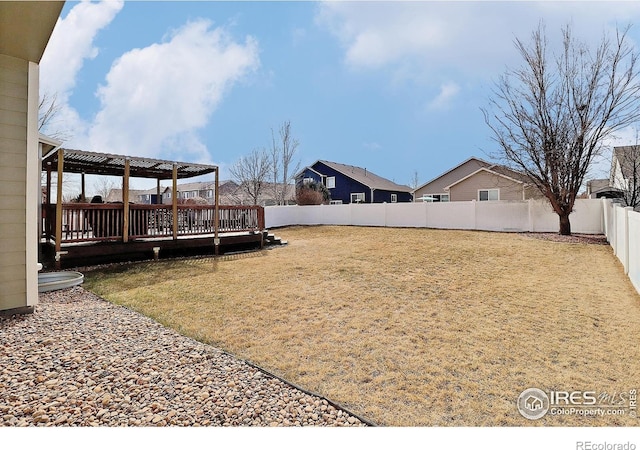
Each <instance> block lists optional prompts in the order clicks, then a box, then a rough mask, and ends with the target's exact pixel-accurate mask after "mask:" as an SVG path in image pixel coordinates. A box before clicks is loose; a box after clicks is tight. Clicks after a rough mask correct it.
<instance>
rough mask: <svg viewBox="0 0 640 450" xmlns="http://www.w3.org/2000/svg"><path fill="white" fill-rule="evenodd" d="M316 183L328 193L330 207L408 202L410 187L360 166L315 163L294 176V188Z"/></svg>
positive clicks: (410, 197)
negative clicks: (322, 185) (351, 204)
mask: <svg viewBox="0 0 640 450" xmlns="http://www.w3.org/2000/svg"><path fill="white" fill-rule="evenodd" d="M311 182H316V183H322V184H324V185H325V186H326V187H327V189H329V192H331V203H332V204H343V203H385V202H386V203H398V202H411V201H412V200H413V196H412V195H411V188H410V187H409V186H404V185H400V184H396V183H394V182H393V181H390V180H387V179H386V178H382V177H381V176H378V175H376V174H375V173H372V172H371V171H369V170H367V169H363V168H362V167H356V166H349V165H347V164H339V163H335V162H330V161H322V160H318V161H316V162H315V163H313V164H312V165H310V166H308V167H305V168H304V169H303V170H302V171H301V172H300V173H298V175H296V187H298V188H299V187H301V186H303V185H304V184H307V183H311Z"/></svg>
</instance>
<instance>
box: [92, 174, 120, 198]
mask: <svg viewBox="0 0 640 450" xmlns="http://www.w3.org/2000/svg"><path fill="white" fill-rule="evenodd" d="M121 187H122V181H121V180H118V179H116V178H112V177H108V176H101V177H98V178H96V179H95V181H94V183H93V191H94V192H95V195H99V196H100V197H102V200H103V201H105V202H106V201H107V198H108V197H109V193H110V192H111V191H112V190H113V189H120V188H121ZM120 200H122V197H120Z"/></svg>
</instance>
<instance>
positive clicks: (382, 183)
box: [308, 159, 411, 192]
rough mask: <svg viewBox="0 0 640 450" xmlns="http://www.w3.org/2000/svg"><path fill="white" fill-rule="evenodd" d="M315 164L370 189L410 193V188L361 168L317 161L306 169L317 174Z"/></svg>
mask: <svg viewBox="0 0 640 450" xmlns="http://www.w3.org/2000/svg"><path fill="white" fill-rule="evenodd" d="M317 163H322V164H324V165H325V166H327V167H331V168H332V169H333V170H335V171H337V172H340V173H341V174H343V175H345V176H347V177H349V178H352V179H354V180H356V181H357V182H359V183H362V184H364V185H365V186H368V187H369V188H371V189H378V190H383V191H398V192H411V188H410V187H409V186H406V185H401V184H397V183H394V182H393V181H391V180H388V179H386V178H383V177H381V176H379V175H376V174H375V173H373V172H371V171H370V170H367V169H366V168H362V167H357V166H350V165H347V164H340V163H336V162H331V161H324V160H321V159H319V160H318V161H316V162H315V163H313V164H312V165H311V166H309V167H308V168H309V169H311V170H313V171H315V172H316V173H319V172H318V170H317V169H315V168H314V167H313V166H315V165H316V164H317Z"/></svg>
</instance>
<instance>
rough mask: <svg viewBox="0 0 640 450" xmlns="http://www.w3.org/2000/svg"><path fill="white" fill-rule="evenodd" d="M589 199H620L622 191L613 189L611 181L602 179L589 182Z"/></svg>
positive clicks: (587, 193) (587, 194)
mask: <svg viewBox="0 0 640 450" xmlns="http://www.w3.org/2000/svg"><path fill="white" fill-rule="evenodd" d="M586 196H587V198H618V197H620V191H619V190H618V189H616V188H614V187H611V180H610V179H608V178H600V179H597V180H589V181H587V192H586Z"/></svg>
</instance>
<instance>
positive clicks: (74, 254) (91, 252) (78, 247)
mask: <svg viewBox="0 0 640 450" xmlns="http://www.w3.org/2000/svg"><path fill="white" fill-rule="evenodd" d="M126 206H127V208H125V205H124V204H122V203H107V204H102V203H97V204H91V203H65V204H63V205H62V208H61V211H62V220H61V230H60V231H58V230H56V225H55V224H56V223H57V221H56V205H43V209H42V211H43V223H42V230H43V233H42V243H43V245H42V256H43V258H42V261H43V263H44V264H45V267H48V266H54V265H55V266H56V267H59V268H61V267H71V266H78V265H90V264H100V263H105V262H115V261H128V260H137V259H152V258H154V257H168V256H177V255H194V254H218V253H225V252H228V251H234V250H238V249H245V248H261V247H262V246H263V244H264V237H265V230H264V209H263V208H262V207H261V206H219V207H218V216H219V219H218V224H217V225H218V226H217V227H216V223H215V222H216V221H215V216H216V211H215V207H214V206H213V205H177V209H175V211H176V212H177V214H176V215H174V209H173V206H172V205H142V204H129V205H126ZM59 210H60V209H59ZM125 210H128V214H126V212H125ZM56 236H58V237H59V241H60V242H59V244H57V242H56Z"/></svg>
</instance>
